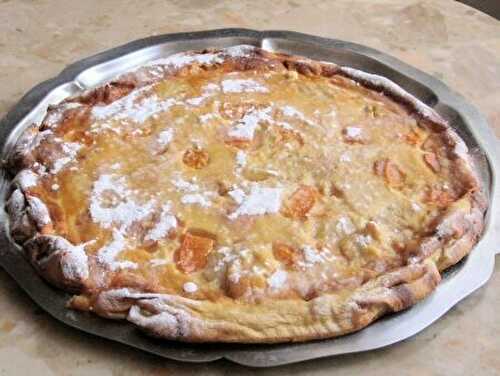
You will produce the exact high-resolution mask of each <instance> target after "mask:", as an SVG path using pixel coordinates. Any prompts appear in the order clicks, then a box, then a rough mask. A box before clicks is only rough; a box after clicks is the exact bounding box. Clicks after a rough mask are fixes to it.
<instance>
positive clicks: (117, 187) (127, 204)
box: [90, 174, 154, 229]
mask: <svg viewBox="0 0 500 376" xmlns="http://www.w3.org/2000/svg"><path fill="white" fill-rule="evenodd" d="M106 194H107V195H109V196H110V198H109V199H106V198H105V197H104V195H106ZM131 196H132V192H131V191H130V190H129V189H128V187H127V185H126V179H125V177H124V176H122V177H119V176H117V175H113V174H111V175H101V176H100V177H99V179H97V180H96V181H95V182H94V185H93V189H92V193H91V197H90V215H91V217H92V220H93V221H94V222H97V223H99V224H100V225H101V226H102V227H103V228H110V227H111V226H112V225H113V224H114V225H115V226H121V228H123V229H126V228H127V227H128V226H130V225H131V224H132V223H134V222H136V221H139V220H141V219H143V218H145V217H146V216H147V215H148V214H149V213H150V212H151V209H152V208H153V204H154V202H153V200H150V201H148V202H146V203H144V204H138V203H136V202H135V201H134V200H132V198H131Z"/></svg>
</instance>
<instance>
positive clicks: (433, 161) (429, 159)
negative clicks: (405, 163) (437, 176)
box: [424, 153, 441, 172]
mask: <svg viewBox="0 0 500 376" xmlns="http://www.w3.org/2000/svg"><path fill="white" fill-rule="evenodd" d="M424 162H425V163H426V164H427V166H428V167H429V168H430V169H431V170H432V171H434V172H439V170H441V165H440V164H439V160H438V157H437V155H436V154H435V153H426V154H424Z"/></svg>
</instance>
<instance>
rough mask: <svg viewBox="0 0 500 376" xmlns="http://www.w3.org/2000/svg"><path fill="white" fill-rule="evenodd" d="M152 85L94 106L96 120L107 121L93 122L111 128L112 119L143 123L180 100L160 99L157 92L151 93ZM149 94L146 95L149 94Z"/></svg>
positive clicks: (96, 125)
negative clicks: (102, 122) (102, 104)
mask: <svg viewBox="0 0 500 376" xmlns="http://www.w3.org/2000/svg"><path fill="white" fill-rule="evenodd" d="M152 88H153V86H152V85H149V86H145V87H142V88H140V89H137V90H134V91H132V92H131V93H130V94H128V95H126V96H124V97H123V98H120V99H118V100H116V101H114V102H112V103H111V104H108V105H106V106H94V107H93V108H92V116H93V117H94V119H96V120H101V121H106V123H105V124H93V125H92V126H91V128H92V130H93V131H96V128H97V129H98V128H99V127H101V128H109V127H110V125H109V123H110V122H111V121H123V120H131V121H134V122H137V123H143V122H144V121H145V120H147V119H148V118H150V117H151V116H154V115H156V114H158V113H160V112H165V111H167V110H168V109H170V107H172V106H173V105H175V104H177V103H178V102H177V101H176V100H175V99H173V98H167V99H163V100H162V99H160V98H159V97H158V96H157V95H156V94H151V93H149V92H152ZM148 93H149V95H146V94H148Z"/></svg>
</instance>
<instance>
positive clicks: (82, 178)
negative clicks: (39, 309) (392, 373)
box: [6, 46, 486, 343]
mask: <svg viewBox="0 0 500 376" xmlns="http://www.w3.org/2000/svg"><path fill="white" fill-rule="evenodd" d="M6 169H7V170H8V172H9V174H10V175H11V176H12V184H11V190H10V192H9V199H8V202H7V204H6V211H7V213H8V217H9V233H10V235H11V238H12V240H13V241H14V242H15V243H17V244H18V245H19V247H20V249H22V250H23V252H24V253H25V255H26V257H27V258H28V259H29V260H30V262H31V264H32V265H33V267H34V268H35V269H36V271H37V272H38V273H39V274H40V275H41V276H43V278H45V279H46V280H47V281H48V282H49V283H51V284H53V285H55V286H57V287H59V288H61V289H64V290H66V291H68V292H71V293H73V294H74V295H73V297H72V298H71V300H70V301H69V307H71V308H72V309H78V310H83V311H92V312H94V313H96V314H98V315H100V316H103V317H106V318H110V319H126V320H128V321H129V322H131V323H132V324H134V325H136V326H137V327H139V328H140V329H142V330H144V331H145V332H147V333H149V334H151V335H153V336H157V337H161V338H165V339H172V340H180V341H188V342H247V343H259V342H260V343H272V342H286V341H305V340H312V339H318V338H327V337H334V336H339V335H342V334H346V333H349V332H353V331H356V330H359V329H361V328H363V327H365V326H367V325H368V324H370V323H371V322H373V321H374V320H376V319H377V318H379V317H380V316H382V315H384V314H387V313H390V312H396V311H400V310H403V309H406V308H408V307H410V306H412V305H413V304H415V303H417V302H418V301H420V300H421V299H424V298H425V297H426V296H428V295H429V294H431V293H432V291H433V290H434V289H435V288H436V287H437V286H438V284H439V282H440V279H441V277H440V273H441V272H442V271H443V270H444V269H446V268H448V267H450V266H452V265H454V264H455V263H457V262H458V261H460V260H461V259H462V258H463V257H464V256H465V255H466V254H467V253H468V252H469V251H470V250H471V249H472V247H473V246H474V244H475V243H476V241H477V240H478V237H479V236H480V234H481V232H482V229H483V215H484V212H485V209H486V200H485V197H484V193H483V191H482V189H481V187H480V183H479V180H478V178H477V176H476V172H475V168H474V166H473V163H472V161H471V158H470V156H469V154H468V150H467V147H466V146H465V144H464V142H463V141H462V140H461V139H460V138H459V137H458V136H457V134H456V133H455V132H454V131H453V129H452V128H451V127H450V126H449V125H448V124H447V122H446V121H444V120H443V119H442V118H441V117H440V116H439V115H438V114H437V113H436V112H434V111H433V110H432V109H430V108H429V107H427V106H425V105H424V104H422V103H420V102H419V101H418V100H417V99H415V98H414V97H412V96H411V95H409V94H408V93H406V92H405V91H403V90H402V89H401V88H400V87H399V86H397V85H395V84H394V83H392V82H390V81H389V80H387V79H384V78H382V77H379V76H374V75H370V74H367V73H363V72H360V71H357V70H354V69H350V68H345V67H339V66H337V65H335V64H331V63H325V62H317V61H313V60H309V59H307V58H304V57H297V56H289V55H285V54H279V53H272V52H268V51H264V50H262V49H259V48H256V47H253V46H235V47H230V48H226V49H220V50H215V49H213V50H204V51H201V52H185V53H180V54H176V55H173V56H170V57H168V58H165V59H161V60H158V61H154V62H152V63H149V64H147V65H144V66H141V67H139V68H136V69H135V70H133V71H130V72H127V73H125V74H123V75H121V76H119V77H118V78H116V79H114V80H112V81H110V82H108V83H106V84H105V85H103V86H101V87H98V88H96V89H93V90H90V91H87V92H85V93H83V94H81V95H78V96H74V97H71V98H68V99H66V100H64V101H62V102H61V103H59V104H57V105H53V106H50V107H49V108H48V110H47V114H46V116H45V118H44V120H43V121H42V122H41V124H39V125H33V126H31V127H29V128H28V129H26V130H25V131H24V133H23V134H22V135H21V136H20V138H19V140H18V141H17V143H16V145H15V146H14V147H13V148H12V150H11V152H10V155H9V158H8V161H7V163H6Z"/></svg>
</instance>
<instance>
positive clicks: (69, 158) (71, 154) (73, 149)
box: [50, 142, 82, 174]
mask: <svg viewBox="0 0 500 376" xmlns="http://www.w3.org/2000/svg"><path fill="white" fill-rule="evenodd" d="M61 148H62V151H63V153H64V155H65V156H64V157H62V158H59V159H57V160H56V161H55V162H54V163H53V165H52V169H51V170H50V172H51V173H52V174H57V173H58V172H59V171H61V170H62V169H63V168H64V167H65V166H66V165H67V164H68V163H70V162H73V161H74V160H75V158H76V155H77V154H78V151H79V150H80V149H81V148H82V145H81V144H79V143H77V142H65V143H62V144H61Z"/></svg>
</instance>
